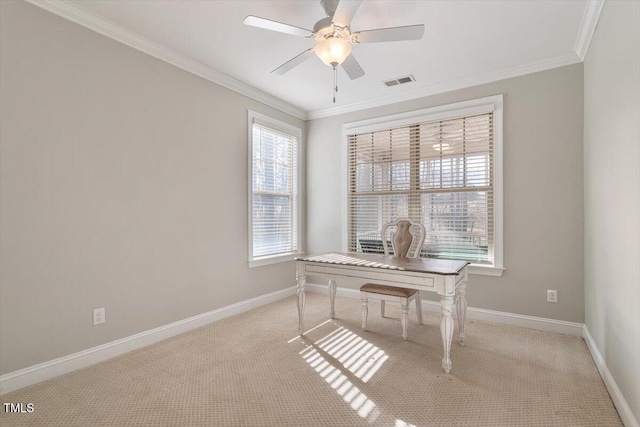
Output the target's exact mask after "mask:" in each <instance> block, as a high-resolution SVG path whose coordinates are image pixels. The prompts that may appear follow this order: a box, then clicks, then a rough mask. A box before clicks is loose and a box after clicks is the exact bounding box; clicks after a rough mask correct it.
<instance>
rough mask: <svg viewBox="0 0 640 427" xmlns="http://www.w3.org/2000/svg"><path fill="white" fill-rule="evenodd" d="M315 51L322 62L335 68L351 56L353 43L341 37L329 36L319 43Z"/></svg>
mask: <svg viewBox="0 0 640 427" xmlns="http://www.w3.org/2000/svg"><path fill="white" fill-rule="evenodd" d="M315 51H316V55H318V57H319V58H320V59H321V60H322V62H324V63H325V64H327V65H328V66H330V67H334V68H335V67H337V66H338V65H340V64H342V63H343V62H344V60H345V59H347V56H349V55H350V54H351V43H349V40H347V39H343V38H341V37H335V36H329V37H327V38H325V39H324V40H321V41H319V42H318V44H317V45H316V47H315Z"/></svg>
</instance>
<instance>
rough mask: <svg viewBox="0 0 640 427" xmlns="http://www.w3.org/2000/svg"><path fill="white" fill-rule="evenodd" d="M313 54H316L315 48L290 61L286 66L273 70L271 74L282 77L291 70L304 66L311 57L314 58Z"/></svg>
mask: <svg viewBox="0 0 640 427" xmlns="http://www.w3.org/2000/svg"><path fill="white" fill-rule="evenodd" d="M313 54H314V48H309V49H307V50H305V51H304V52H302V53H301V54H300V55H298V56H296V57H294V58H292V59H290V60H289V61H287V62H285V63H284V64H282V65H281V66H279V67H278V68H276V69H275V70H273V71H272V72H271V74H275V75H277V76H281V75H283V74H284V73H286V72H287V71H289V70H290V69H292V68H293V67H295V66H297V65H300V64H302V63H303V62H304V61H305V60H307V59H308V58H309V57H310V56H313Z"/></svg>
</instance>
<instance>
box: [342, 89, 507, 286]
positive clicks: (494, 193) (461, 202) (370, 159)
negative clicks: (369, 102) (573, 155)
mask: <svg viewBox="0 0 640 427" xmlns="http://www.w3.org/2000/svg"><path fill="white" fill-rule="evenodd" d="M501 128H502V96H496V97H490V98H484V99H481V100H475V101H469V102H465V103H460V104H455V105H449V106H444V107H437V108H434V109H428V110H421V111H416V112H412V113H408V114H402V115H397V116H392V117H386V118H379V119H373V120H367V121H363V122H358V123H351V124H348V125H345V128H344V136H345V139H346V169H347V182H346V185H345V186H346V188H347V189H346V220H345V222H346V227H345V228H346V250H349V251H369V252H377V251H380V252H381V251H382V245H381V236H380V235H379V233H380V229H381V228H382V225H383V224H384V223H386V222H389V221H392V220H395V219H397V218H400V217H410V218H412V219H414V220H418V221H420V222H422V223H423V224H424V226H425V228H426V231H427V235H426V239H425V243H424V246H423V248H422V252H421V254H422V256H424V257H430V258H446V259H461V260H467V261H470V262H471V263H472V264H473V265H474V268H472V269H471V272H474V273H485V274H493V275H501V273H502V270H503V268H502V182H501V179H502V178H501V177H502V131H501V130H502V129H501Z"/></svg>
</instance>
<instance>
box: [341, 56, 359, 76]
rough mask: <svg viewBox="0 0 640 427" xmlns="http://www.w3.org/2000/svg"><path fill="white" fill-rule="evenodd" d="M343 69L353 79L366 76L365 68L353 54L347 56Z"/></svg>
mask: <svg viewBox="0 0 640 427" xmlns="http://www.w3.org/2000/svg"><path fill="white" fill-rule="evenodd" d="M342 69H343V70H344V71H345V72H346V73H347V75H348V76H349V78H350V79H351V80H355V79H357V78H359V77H362V76H364V70H363V69H362V67H361V66H360V64H358V61H356V58H354V57H353V55H351V54H350V55H349V56H347V58H346V59H345V60H344V62H343V63H342Z"/></svg>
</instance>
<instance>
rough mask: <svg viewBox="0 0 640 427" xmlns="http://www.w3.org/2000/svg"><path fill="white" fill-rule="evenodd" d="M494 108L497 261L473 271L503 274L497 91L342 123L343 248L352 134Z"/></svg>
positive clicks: (499, 99)
mask: <svg viewBox="0 0 640 427" xmlns="http://www.w3.org/2000/svg"><path fill="white" fill-rule="evenodd" d="M490 112H493V138H494V140H493V166H494V168H493V197H494V212H493V242H494V253H493V264H492V265H484V264H473V263H472V264H471V265H470V266H469V270H468V271H469V273H470V274H481V275H487V276H497V277H499V276H502V272H503V271H504V270H505V268H504V258H503V253H504V242H503V172H502V168H503V165H502V163H503V162H502V158H503V154H502V153H503V152H502V150H503V130H502V127H503V121H502V115H503V96H502V95H494V96H489V97H486V98H478V99H473V100H469V101H463V102H457V103H454V104H447V105H441V106H438V107H432V108H425V109H422V110H416V111H410V112H407V113H401V114H394V115H390V116H382V117H376V118H372V119H367V120H360V121H356V122H350V123H345V124H344V125H343V126H342V250H343V251H344V252H346V251H348V250H349V249H348V248H349V222H348V221H349V219H348V205H349V203H348V188H349V180H348V179H349V178H348V177H349V164H348V149H349V146H348V136H349V135H354V134H360V133H369V132H376V131H381V130H386V129H392V128H397V127H401V126H409V125H412V124H416V123H423V122H431V121H437V120H446V119H453V118H457V117H464V116H471V115H477V114H485V113H490Z"/></svg>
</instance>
